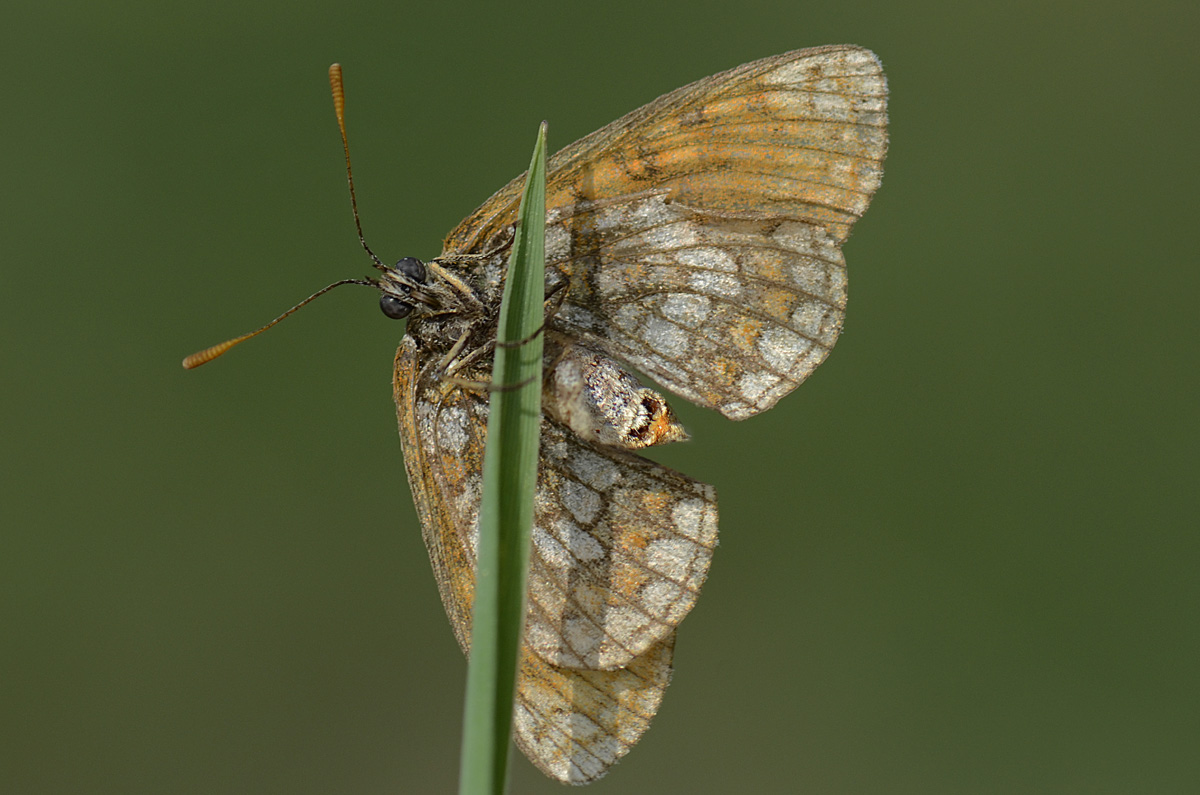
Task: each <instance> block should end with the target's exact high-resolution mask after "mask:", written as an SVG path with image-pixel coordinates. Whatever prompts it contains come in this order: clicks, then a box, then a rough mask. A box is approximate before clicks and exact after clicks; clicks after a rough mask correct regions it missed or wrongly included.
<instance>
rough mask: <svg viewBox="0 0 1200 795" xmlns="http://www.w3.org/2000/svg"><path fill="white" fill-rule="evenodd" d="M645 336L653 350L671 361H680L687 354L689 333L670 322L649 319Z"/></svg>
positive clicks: (658, 318)
mask: <svg viewBox="0 0 1200 795" xmlns="http://www.w3.org/2000/svg"><path fill="white" fill-rule="evenodd" d="M643 336H644V339H645V340H646V342H647V343H649V345H650V347H651V348H654V350H656V351H658V352H659V353H661V354H662V355H663V356H666V357H667V358H669V359H679V358H681V357H682V356H683V355H684V354H685V353H687V348H688V336H687V333H686V332H685V331H684V330H683V329H681V328H680V327H679V326H677V325H675V324H674V323H672V322H671V321H669V320H664V319H663V318H660V317H651V318H649V319H648V320H647V321H646V330H645V334H644V335H643Z"/></svg>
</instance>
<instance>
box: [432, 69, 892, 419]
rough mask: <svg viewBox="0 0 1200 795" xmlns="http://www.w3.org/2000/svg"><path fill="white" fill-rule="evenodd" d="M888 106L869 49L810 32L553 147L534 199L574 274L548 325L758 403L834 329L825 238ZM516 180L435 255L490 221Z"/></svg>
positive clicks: (469, 245) (793, 381)
mask: <svg viewBox="0 0 1200 795" xmlns="http://www.w3.org/2000/svg"><path fill="white" fill-rule="evenodd" d="M886 105H887V83H886V80H885V78H884V76H883V70H882V67H881V66H880V64H879V61H878V59H877V58H876V57H875V55H874V54H873V53H871V52H870V51H868V50H864V49H862V48H858V47H850V46H837V47H822V48H816V49H812V50H801V51H797V52H792V53H787V54H784V55H779V56H776V57H773V58H766V59H764V60H761V61H755V62H753V63H749V64H745V65H744V66H740V67H738V68H736V69H733V70H731V71H728V72H724V73H722V74H719V75H715V76H713V77H709V78H706V79H704V80H700V81H698V82H696V83H693V84H691V85H689V86H685V87H684V88H681V89H679V90H677V91H674V92H672V93H670V94H667V95H666V96H663V97H661V98H659V99H658V100H655V101H654V102H652V103H650V104H649V105H646V106H644V107H642V108H640V109H638V110H636V111H633V112H632V113H630V114H628V115H626V116H624V117H622V118H621V119H618V120H617V121H615V122H613V123H612V124H610V125H608V126H606V127H604V128H602V129H600V130H598V131H597V132H595V133H593V134H592V135H589V136H587V137H585V138H582V139H580V140H579V141H577V142H575V143H574V144H572V145H570V146H568V147H567V148H566V149H564V150H563V151H561V152H559V153H558V154H557V155H555V156H554V157H553V158H551V160H550V164H549V176H548V184H547V202H546V204H547V208H548V213H549V217H548V220H549V221H551V222H552V223H557V224H558V225H559V226H560V227H561V228H560V229H559V230H557V232H556V231H555V230H553V229H550V230H548V232H547V234H548V239H547V263H548V264H549V265H551V266H552V267H556V268H558V269H559V270H561V271H563V272H564V273H566V274H568V276H569V277H570V281H571V288H572V289H571V290H570V291H569V292H568V294H567V297H566V302H565V306H564V308H563V311H562V313H561V321H559V322H561V324H562V325H563V326H564V328H565V329H567V330H569V331H572V332H575V333H579V334H580V335H582V336H583V337H584V338H585V339H586V340H587V341H588V342H589V343H590V344H593V345H596V346H597V347H600V348H601V349H603V350H605V351H607V352H608V353H610V354H612V355H613V356H616V357H618V358H620V359H623V360H625V361H627V362H629V363H630V364H632V365H634V366H635V367H636V368H638V369H639V370H641V371H642V372H644V373H646V374H647V375H649V376H651V377H653V378H654V379H655V380H657V381H659V382H660V383H661V384H663V385H664V386H666V387H667V388H669V389H670V390H671V391H673V392H676V393H677V394H679V395H681V396H683V397H685V398H687V399H689V400H691V401H693V402H696V403H698V404H700V405H703V406H707V407H710V408H716V409H718V410H720V411H722V412H723V413H724V414H725V415H726V416H729V417H732V418H734V419H743V418H745V417H748V416H751V415H753V414H756V413H758V412H760V411H764V410H766V409H767V408H770V407H771V406H772V405H774V404H775V402H776V401H777V400H778V399H779V398H780V397H782V396H783V395H785V394H787V393H788V392H789V391H791V390H792V389H794V388H795V387H796V386H797V385H799V384H800V383H801V382H802V381H803V380H804V379H805V378H807V377H808V375H809V374H810V373H811V372H812V371H813V370H814V369H815V368H816V367H817V365H819V364H820V363H821V362H822V361H824V359H825V357H826V356H827V355H828V353H829V351H830V350H831V348H832V346H833V344H834V342H835V341H836V340H837V336H838V334H839V333H840V331H841V326H842V318H843V314H844V310H845V302H846V272H845V263H844V260H843V259H842V255H841V251H840V244H841V242H842V241H843V240H844V239H845V238H846V236H847V235H848V234H849V231H850V227H851V226H852V225H853V223H854V221H856V220H857V219H858V217H859V216H861V215H862V213H863V212H864V211H865V210H866V207H867V204H868V202H869V201H870V198H871V196H872V195H873V194H874V192H875V190H876V189H877V188H878V186H879V182H880V179H881V176H882V161H883V157H884V154H885V152H886V148H887V134H886V122H887V116H886V113H887V108H886ZM520 184H521V178H518V179H517V180H514V182H513V183H510V184H509V185H508V186H506V187H505V188H503V189H502V190H500V191H499V192H498V193H496V195H494V196H493V197H492V198H491V199H489V200H488V201H487V202H485V203H484V204H483V206H481V207H480V208H479V209H478V210H476V211H475V213H473V214H472V215H471V216H470V217H469V218H468V219H467V220H466V221H464V222H463V223H462V224H460V225H459V226H458V227H457V228H456V229H455V230H454V231H453V232H451V233H450V235H449V236H448V237H447V239H446V244H445V250H446V252H447V253H463V252H470V251H475V250H478V249H480V248H483V247H486V246H487V244H488V242H489V241H490V240H492V239H493V238H494V236H496V235H498V234H501V233H503V230H505V229H506V228H508V227H509V226H510V225H511V224H512V223H513V220H514V214H515V211H516V201H517V196H518V191H519V188H520ZM618 281H620V282H622V284H621V285H620V286H619V289H618V290H616V291H614V290H613V289H612V287H611V286H612V285H614V284H615V283H616V282H618ZM606 285H607V286H608V287H606ZM573 321H574V322H573Z"/></svg>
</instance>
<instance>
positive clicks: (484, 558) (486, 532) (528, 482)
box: [459, 122, 546, 795]
mask: <svg viewBox="0 0 1200 795" xmlns="http://www.w3.org/2000/svg"><path fill="white" fill-rule="evenodd" d="M545 226H546V123H545V122H542V125H541V127H540V128H539V129H538V137H537V143H536V145H535V146H534V150H533V160H532V162H531V163H530V164H529V172H528V177H527V178H526V181H525V192H524V194H523V195H522V197H521V209H520V211H519V212H518V215H517V230H516V237H515V239H514V241H513V248H512V255H511V256H510V258H509V263H508V277H507V280H506V282H505V285H504V299H503V302H502V303H501V305H500V327H499V330H498V332H497V339H498V340H499V341H501V342H519V341H521V340H525V339H527V338H529V337H530V336H531V335H533V334H534V332H536V331H537V330H538V329H539V328H540V327H541V325H542V322H543V316H544V313H543V310H542V303H543V301H544V299H545ZM542 340H543V337H542V335H541V334H538V335H537V336H536V337H534V338H533V339H532V340H529V341H528V342H526V343H525V344H523V345H519V346H516V347H512V348H501V347H497V348H496V359H495V366H494V369H493V371H492V383H493V384H495V385H502V386H504V385H506V386H508V387H509V388H508V389H499V390H496V391H493V392H492V393H491V403H490V406H491V409H490V413H489V415H488V435H487V448H486V450H485V451H484V461H483V498H482V502H481V504H480V508H479V568H478V572H477V574H476V578H475V605H474V611H473V614H472V624H471V659H470V662H469V663H468V666H467V698H466V706H465V709H464V714H463V745H462V758H461V766H460V771H459V793H461V795H499V793H503V792H504V791H505V789H506V786H507V773H508V756H509V738H510V736H511V734H512V711H513V710H512V707H513V692H514V689H515V687H516V680H517V666H518V665H519V662H520V658H519V654H520V649H521V636H522V633H523V631H524V627H525V590H526V581H527V579H528V573H529V537H530V530H531V527H532V524H533V495H534V487H535V485H536V483H537V464H538V439H539V437H540V430H541V416H542V408H541V402H542ZM514 384H524V386H521V387H520V388H515V389H514V388H511V385H514Z"/></svg>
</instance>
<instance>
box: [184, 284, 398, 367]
mask: <svg viewBox="0 0 1200 795" xmlns="http://www.w3.org/2000/svg"><path fill="white" fill-rule="evenodd" d="M343 284H365V285H366V286H368V287H378V285H377V284H376V283H375V282H373V281H370V280H368V279H342V280H341V281H340V282H334V283H333V284H331V285H329V286H328V287H324V288H322V289H320V290H318V291H317V292H315V293H313V294H312V295H310V296H309V297H308V298H305V299H304V300H303V301H301V302H300V303H298V304H296V305H295V306H293V307H292V308H291V309H289V310H288V311H286V312H284V313H283V314H282V315H280V316H279V317H277V318H275V319H274V320H272V321H271V322H270V323H268V324H267V325H265V326H263V327H262V328H260V329H258V330H257V331H251V332H250V333H249V334H243V335H242V336H240V337H234V338H233V339H231V340H225V341H224V342H222V343H221V344H220V345H214V346H212V347H211V348H205V349H204V350H202V351H199V352H197V353H193V354H192V355H191V356H189V357H187V358H186V359H184V360H183V367H184V369H185V370H191V369H192V368H193V367H199V366H200V365H202V364H205V363H206V362H211V361H212V360H213V359H215V358H217V357H218V356H220V355H221V354H223V353H225V351H227V350H229V349H230V348H232V347H233V346H234V345H238V344H240V343H243V342H245V341H246V340H248V339H250V338H251V337H257V336H258V335H259V334H262V333H263V332H264V331H266V330H267V329H269V328H270V327H271V326H274V325H275V324H276V323H278V322H279V321H281V320H283V319H284V318H285V317H287V316H288V315H290V314H292V313H293V312H295V311H296V310H297V309H299V308H300V307H302V306H304V305H305V304H309V303H312V302H313V301H315V300H317V299H318V298H320V297H321V296H322V295H325V293H327V292H329V291H330V290H332V289H333V288H334V287H341V286H342V285H343Z"/></svg>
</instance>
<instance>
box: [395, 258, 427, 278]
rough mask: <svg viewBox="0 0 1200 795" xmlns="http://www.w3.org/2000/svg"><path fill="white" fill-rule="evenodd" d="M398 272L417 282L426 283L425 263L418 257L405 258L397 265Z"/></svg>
mask: <svg viewBox="0 0 1200 795" xmlns="http://www.w3.org/2000/svg"><path fill="white" fill-rule="evenodd" d="M396 270H398V271H400V273H402V274H404V275H405V276H407V277H408V278H410V279H412V280H413V281H415V282H422V283H423V282H424V281H425V263H423V262H421V260H419V259H417V258H416V257H405V258H404V259H402V260H399V261H398V262H397V263H396Z"/></svg>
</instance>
